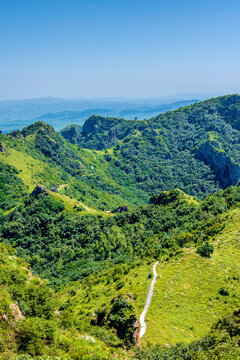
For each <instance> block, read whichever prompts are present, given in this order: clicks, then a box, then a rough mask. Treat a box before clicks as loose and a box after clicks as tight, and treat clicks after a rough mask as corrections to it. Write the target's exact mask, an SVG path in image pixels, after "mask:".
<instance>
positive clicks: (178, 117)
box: [77, 95, 240, 197]
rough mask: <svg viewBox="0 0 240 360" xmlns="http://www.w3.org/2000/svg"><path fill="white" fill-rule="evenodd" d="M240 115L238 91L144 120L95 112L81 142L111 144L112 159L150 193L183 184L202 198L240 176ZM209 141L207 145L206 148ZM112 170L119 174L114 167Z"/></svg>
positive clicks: (83, 144) (97, 146) (102, 146)
mask: <svg viewBox="0 0 240 360" xmlns="http://www.w3.org/2000/svg"><path fill="white" fill-rule="evenodd" d="M239 116H240V96H239V95H229V96H224V97H220V98H216V99H211V100H207V101H204V102H201V103H197V104H194V105H191V106H188V107H185V108H181V109H179V110H176V111H172V112H167V113H166V114H161V115H159V116H157V117H154V118H152V119H149V120H144V121H137V122H136V121H127V120H123V119H116V118H103V117H100V116H93V117H90V118H89V119H88V120H87V121H86V122H85V124H84V125H83V128H82V132H81V134H80V135H79V137H78V140H77V142H78V144H79V145H80V146H81V147H84V148H89V149H98V150H104V149H111V151H110V152H109V151H108V150H107V151H106V159H107V160H108V162H109V164H111V165H115V166H117V167H118V169H119V171H121V172H123V173H125V174H127V176H128V178H129V180H130V181H131V182H132V183H133V184H135V185H136V186H137V187H138V188H140V189H142V190H143V191H144V192H146V193H147V194H149V195H151V194H153V193H156V192H160V191H162V190H169V189H171V188H175V187H179V188H181V189H182V190H184V191H185V192H187V193H188V194H191V195H195V196H198V197H203V196H204V195H206V194H207V193H209V192H213V191H216V190H218V189H220V188H225V187H227V186H230V185H234V184H236V182H237V179H238V178H239V174H240V173H239V163H240V158H239V134H240V133H239V130H240V128H239V120H238V119H239ZM205 142H207V143H208V144H209V146H208V148H206V146H205V148H203V145H202V144H203V143H205ZM201 149H202V151H201ZM216 149H218V151H216ZM219 168H223V171H222V174H224V176H223V175H222V176H221V175H220V170H219ZM110 171H111V175H112V177H113V178H115V176H116V175H115V174H114V170H113V168H112V167H111V170H110ZM232 172H234V173H235V176H231V175H230V174H231V173H232Z"/></svg>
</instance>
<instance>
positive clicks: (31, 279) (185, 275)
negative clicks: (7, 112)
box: [0, 95, 240, 360]
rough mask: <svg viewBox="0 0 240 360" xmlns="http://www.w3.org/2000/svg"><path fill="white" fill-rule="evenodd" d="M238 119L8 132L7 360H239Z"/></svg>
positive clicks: (2, 223)
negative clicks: (143, 322) (150, 295)
mask: <svg viewBox="0 0 240 360" xmlns="http://www.w3.org/2000/svg"><path fill="white" fill-rule="evenodd" d="M239 115H240V96H237V95H233V96H225V97H221V98H218V99H212V100H209V101H206V102H203V103H199V104H195V105H192V106H190V107H187V108H183V109H180V110H177V111H174V112H168V113H166V114H162V115H160V116H158V117H155V118H153V119H150V120H146V121H128V120H122V119H115V118H102V117H99V116H94V117H91V118H89V119H88V120H87V121H86V122H85V124H84V126H83V129H82V132H76V131H75V130H76V129H74V128H73V129H70V133H67V129H65V132H64V133H63V134H65V135H64V136H66V137H68V138H69V140H74V141H72V142H73V143H70V142H69V141H68V140H67V139H65V138H63V137H62V136H61V135H60V134H59V133H57V132H56V131H55V130H54V129H53V128H52V127H51V126H49V125H47V124H45V123H43V122H37V123H35V124H33V125H31V126H28V127H26V128H24V129H23V130H22V131H14V132H11V133H9V134H7V135H3V134H0V150H1V153H0V156H1V164H0V185H1V186H0V238H1V243H0V270H1V271H0V358H2V359H19V360H26V359H49V360H51V359H52V360H57V359H76V360H78V359H96V360H97V359H98V360H99V359H101V360H103V359H113V358H116V359H138V360H145V359H146V360H157V359H159V360H165V359H170V360H171V359H174V360H175V359H183V360H186V359H189V360H191V359H197V360H204V359H226V360H227V359H228V360H235V359H238V358H240V350H239V349H240V347H239V337H240V319H239V313H240V312H239V310H238V308H239V299H240V290H239V289H240V287H239V282H240V278H239V257H240V243H239V231H240V216H239V207H240V186H239V182H238V180H239V175H240V171H239V169H240V155H239V154H240V152H239V149H238V147H239V137H240V133H239V131H240V128H239ZM66 134H67V135H66ZM71 134H72V135H73V136H74V139H71ZM196 195H197V196H196ZM156 261H158V265H157V274H158V276H157V277H156V283H155V288H154V293H153V298H152V302H151V304H150V306H149V309H148V312H147V314H146V324H147V330H146V333H145V335H144V336H143V337H142V338H141V341H140V337H139V330H140V324H139V317H140V314H141V312H142V311H143V309H144V306H145V303H146V299H147V296H148V291H149V288H150V284H151V281H152V278H153V273H152V267H153V264H154V263H155V262H156Z"/></svg>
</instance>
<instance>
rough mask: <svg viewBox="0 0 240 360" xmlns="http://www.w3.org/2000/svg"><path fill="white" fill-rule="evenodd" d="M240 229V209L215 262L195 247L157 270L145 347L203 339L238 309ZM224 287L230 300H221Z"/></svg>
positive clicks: (217, 248) (217, 244) (232, 218)
mask: <svg viewBox="0 0 240 360" xmlns="http://www.w3.org/2000/svg"><path fill="white" fill-rule="evenodd" d="M239 227H240V215H239V210H234V211H232V212H231V213H230V214H229V218H228V220H227V227H226V228H225V229H224V231H223V232H222V233H221V234H220V235H218V236H217V238H216V240H215V242H214V253H213V255H212V257H211V258H210V259H206V258H203V257H201V256H199V255H198V254H196V252H195V249H194V248H191V247H190V248H188V249H185V251H184V255H183V256H182V257H181V258H178V259H174V260H171V261H169V262H164V263H160V264H159V265H158V267H157V272H158V275H159V276H158V279H157V281H156V284H155V289H154V296H153V299H152V304H151V306H150V308H149V312H148V313H147V316H146V323H147V331H146V334H145V335H144V337H143V339H142V341H143V343H147V342H151V343H160V344H176V343H179V342H184V343H189V342H191V341H193V340H196V339H200V338H201V337H203V336H204V335H206V334H207V332H208V331H209V330H210V328H211V326H212V324H213V323H215V322H216V321H217V320H218V319H219V318H221V317H223V316H224V315H226V314H228V313H231V312H232V311H233V310H234V309H236V308H237V307H238V306H239V299H240V277H239V258H240V243H239V240H238V237H239V235H238V229H239ZM221 287H223V288H224V289H227V290H228V291H229V294H230V295H229V296H221V295H220V294H219V290H220V288H221Z"/></svg>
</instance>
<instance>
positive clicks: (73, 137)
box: [59, 124, 82, 144]
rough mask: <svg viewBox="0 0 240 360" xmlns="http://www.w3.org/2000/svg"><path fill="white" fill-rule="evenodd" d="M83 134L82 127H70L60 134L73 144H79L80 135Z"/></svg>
mask: <svg viewBox="0 0 240 360" xmlns="http://www.w3.org/2000/svg"><path fill="white" fill-rule="evenodd" d="M81 132H82V126H81V125H75V124H73V125H69V126H67V127H65V128H64V129H62V130H60V131H59V133H60V134H61V135H62V136H63V137H64V139H67V140H68V141H70V143H72V144H77V142H78V138H79V136H80V133H81Z"/></svg>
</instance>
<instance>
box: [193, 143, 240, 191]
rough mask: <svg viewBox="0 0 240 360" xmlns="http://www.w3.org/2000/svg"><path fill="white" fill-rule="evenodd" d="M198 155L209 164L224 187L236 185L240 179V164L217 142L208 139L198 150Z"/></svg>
mask: <svg viewBox="0 0 240 360" xmlns="http://www.w3.org/2000/svg"><path fill="white" fill-rule="evenodd" d="M196 157H197V158H198V159H199V160H202V161H203V162H204V163H205V164H206V165H209V166H210V167H211V169H212V170H213V171H214V173H215V175H216V179H217V181H219V183H220V185H221V186H223V187H228V186H231V185H236V184H237V182H238V181H239V179H240V166H239V165H238V164H236V163H235V162H234V161H233V160H232V159H231V158H230V157H229V156H228V155H227V154H226V153H225V152H224V151H223V150H221V149H220V147H219V145H218V143H217V142H215V141H214V142H211V141H207V142H205V143H203V144H202V145H201V146H200V147H199V148H198V150H197V152H196Z"/></svg>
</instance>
